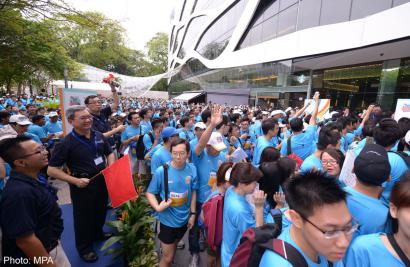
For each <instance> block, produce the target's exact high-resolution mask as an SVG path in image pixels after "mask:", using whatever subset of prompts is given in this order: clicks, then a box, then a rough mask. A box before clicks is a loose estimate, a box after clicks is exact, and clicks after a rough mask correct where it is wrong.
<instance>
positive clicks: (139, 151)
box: [135, 132, 154, 160]
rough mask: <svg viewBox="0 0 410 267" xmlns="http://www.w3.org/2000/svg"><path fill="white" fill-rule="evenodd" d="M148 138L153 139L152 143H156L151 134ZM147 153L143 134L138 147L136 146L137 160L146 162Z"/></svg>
mask: <svg viewBox="0 0 410 267" xmlns="http://www.w3.org/2000/svg"><path fill="white" fill-rule="evenodd" d="M148 136H149V137H150V138H151V143H154V135H153V134H152V133H151V132H149V133H148ZM146 151H147V150H146V147H145V145H144V135H143V134H142V135H140V138H139V139H138V142H137V145H136V146H135V154H136V155H137V159H139V160H144V158H145V153H146Z"/></svg>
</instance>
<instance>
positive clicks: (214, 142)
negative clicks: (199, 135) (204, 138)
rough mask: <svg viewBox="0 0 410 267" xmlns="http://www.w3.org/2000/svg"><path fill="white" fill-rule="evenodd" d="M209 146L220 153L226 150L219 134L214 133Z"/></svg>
mask: <svg viewBox="0 0 410 267" xmlns="http://www.w3.org/2000/svg"><path fill="white" fill-rule="evenodd" d="M208 145H211V146H212V147H213V148H215V149H216V150H218V151H222V150H224V149H225V148H226V145H225V144H224V142H223V139H222V135H221V134H220V133H218V132H213V133H212V134H211V137H210V138H209V141H208Z"/></svg>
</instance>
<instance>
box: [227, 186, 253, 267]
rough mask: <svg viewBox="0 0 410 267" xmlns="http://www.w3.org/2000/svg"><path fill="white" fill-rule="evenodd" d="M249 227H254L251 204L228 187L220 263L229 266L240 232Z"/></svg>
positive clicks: (240, 235)
mask: <svg viewBox="0 0 410 267" xmlns="http://www.w3.org/2000/svg"><path fill="white" fill-rule="evenodd" d="M249 227H255V218H254V217H253V211H252V207H251V205H250V204H249V203H248V202H247V201H246V199H245V197H243V196H241V195H239V194H238V193H236V192H235V191H234V188H233V187H230V188H228V190H227V191H226V193H225V198H224V212H223V226H222V246H221V263H222V267H229V264H230V262H231V259H232V256H233V254H234V253H235V250H236V248H237V247H238V245H239V241H240V239H241V237H242V234H243V233H244V232H245V230H246V229H248V228H249Z"/></svg>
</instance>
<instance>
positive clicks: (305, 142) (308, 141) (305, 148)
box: [280, 92, 319, 160]
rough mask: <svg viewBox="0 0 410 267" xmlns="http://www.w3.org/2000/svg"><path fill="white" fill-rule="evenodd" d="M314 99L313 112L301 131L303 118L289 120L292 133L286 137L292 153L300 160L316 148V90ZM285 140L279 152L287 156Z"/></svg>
mask: <svg viewBox="0 0 410 267" xmlns="http://www.w3.org/2000/svg"><path fill="white" fill-rule="evenodd" d="M313 99H314V101H315V104H314V107H313V113H312V116H311V118H310V120H309V126H308V127H307V128H306V130H305V131H303V120H302V119H301V118H294V119H292V120H291V121H290V129H291V130H292V133H293V135H291V136H290V137H288V138H292V139H291V142H290V144H291V150H292V153H294V154H296V155H297V156H298V157H299V158H301V159H302V160H305V159H306V158H307V157H309V156H310V155H311V154H313V153H314V152H315V150H316V146H315V143H316V142H315V140H316V135H317V134H316V130H317V127H316V118H317V113H318V109H319V92H316V93H315V95H314V96H313ZM287 143H288V142H287V140H284V141H283V144H282V147H281V149H280V154H281V155H282V156H287V147H288V144H287Z"/></svg>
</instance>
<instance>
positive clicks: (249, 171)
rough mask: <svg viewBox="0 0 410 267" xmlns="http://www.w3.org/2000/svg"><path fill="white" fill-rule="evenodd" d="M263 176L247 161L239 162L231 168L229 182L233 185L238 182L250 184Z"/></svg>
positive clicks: (236, 184) (235, 185)
mask: <svg viewBox="0 0 410 267" xmlns="http://www.w3.org/2000/svg"><path fill="white" fill-rule="evenodd" d="M262 176H263V174H262V172H261V171H260V170H259V169H257V168H256V167H255V166H253V165H252V164H251V163H249V162H239V163H237V164H235V166H234V167H233V168H232V172H231V178H230V179H229V182H230V183H231V185H233V186H234V187H237V186H238V185H239V183H244V184H250V183H252V182H255V181H258V180H259V179H260V178H261V177H262Z"/></svg>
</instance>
